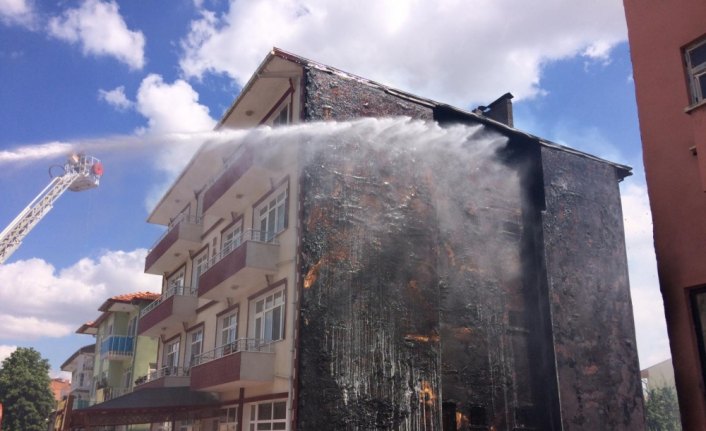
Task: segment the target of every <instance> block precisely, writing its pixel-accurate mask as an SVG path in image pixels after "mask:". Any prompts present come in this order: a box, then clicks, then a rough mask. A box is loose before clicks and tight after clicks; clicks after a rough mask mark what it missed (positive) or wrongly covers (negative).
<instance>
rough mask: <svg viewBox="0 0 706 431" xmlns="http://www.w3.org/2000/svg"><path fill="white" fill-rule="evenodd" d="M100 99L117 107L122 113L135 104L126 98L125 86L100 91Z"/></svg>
mask: <svg viewBox="0 0 706 431" xmlns="http://www.w3.org/2000/svg"><path fill="white" fill-rule="evenodd" d="M98 99H99V100H103V101H104V102H106V103H107V104H109V105H111V106H113V107H115V108H116V109H118V110H120V111H125V110H127V109H129V108H131V107H132V105H133V103H132V102H131V101H130V100H128V98H127V96H125V86H123V85H121V86H120V87H116V88H114V89H112V90H103V89H100V90H98Z"/></svg>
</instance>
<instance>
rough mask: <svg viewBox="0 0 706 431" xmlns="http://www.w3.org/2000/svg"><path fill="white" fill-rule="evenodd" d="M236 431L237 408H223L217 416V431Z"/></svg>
mask: <svg viewBox="0 0 706 431" xmlns="http://www.w3.org/2000/svg"><path fill="white" fill-rule="evenodd" d="M236 429H238V407H237V406H232V407H224V408H222V409H221V410H220V413H219V415H218V431H235V430H236Z"/></svg>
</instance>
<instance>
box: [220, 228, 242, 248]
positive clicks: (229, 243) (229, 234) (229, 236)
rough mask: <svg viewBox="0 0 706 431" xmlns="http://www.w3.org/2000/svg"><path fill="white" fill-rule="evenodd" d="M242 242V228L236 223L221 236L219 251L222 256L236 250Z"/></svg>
mask: <svg viewBox="0 0 706 431" xmlns="http://www.w3.org/2000/svg"><path fill="white" fill-rule="evenodd" d="M242 240H243V226H242V225H241V224H240V223H236V224H235V225H234V226H231V227H229V228H228V229H226V230H225V231H224V232H223V233H222V234H221V250H222V252H223V256H225V255H226V254H228V253H230V252H231V251H233V250H234V249H235V248H237V247H238V246H239V245H240V243H241V242H242Z"/></svg>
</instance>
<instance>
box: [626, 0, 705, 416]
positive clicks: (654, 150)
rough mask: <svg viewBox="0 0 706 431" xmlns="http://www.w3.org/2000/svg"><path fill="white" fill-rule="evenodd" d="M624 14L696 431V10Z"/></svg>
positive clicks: (636, 6)
mask: <svg viewBox="0 0 706 431" xmlns="http://www.w3.org/2000/svg"><path fill="white" fill-rule="evenodd" d="M624 4H625V14H626V18H627V24H628V36H629V40H630V52H631V56H632V63H633V76H634V80H635V92H636V97H637V108H638V113H639V117H640V132H641V135H642V149H643V159H644V163H645V174H646V177H647V191H648V193H649V197H650V207H651V209H652V220H653V226H654V242H655V252H656V256H657V269H658V272H659V281H660V287H661V290H662V296H663V299H664V307H665V316H666V320H667V330H668V332H669V339H670V347H671V351H672V361H673V365H674V373H675V380H676V386H677V394H678V396H679V404H680V410H681V416H682V422H683V425H684V429H687V430H704V429H706V397H705V391H704V376H705V375H706V351H705V350H704V346H705V345H706V342H705V341H706V264H704V262H706V193H704V192H705V191H706V103H704V102H705V99H704V97H706V2H704V1H702V0H686V1H682V2H679V4H678V5H674V4H670V3H668V2H651V1H639V0H625V1H624Z"/></svg>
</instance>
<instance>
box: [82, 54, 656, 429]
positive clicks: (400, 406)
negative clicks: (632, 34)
mask: <svg viewBox="0 0 706 431" xmlns="http://www.w3.org/2000/svg"><path fill="white" fill-rule="evenodd" d="M510 97H511V96H509V95H506V96H504V97H502V98H501V99H499V100H498V101H496V102H494V103H493V104H491V105H489V106H488V107H487V108H485V109H480V111H479V112H482V113H483V114H482V115H481V114H478V113H470V112H465V111H461V110H458V109H456V108H453V107H450V106H448V105H443V104H439V103H437V102H434V101H431V100H427V99H423V98H420V97H417V96H414V95H411V94H409V93H405V92H402V91H398V90H394V89H391V88H388V87H385V86H383V85H380V84H378V83H375V82H372V81H369V80H366V79H363V78H360V77H356V76H353V75H350V74H347V73H345V72H343V71H340V70H337V69H334V68H332V67H329V66H326V65H323V64H319V63H315V62H313V61H310V60H307V59H304V58H301V57H298V56H295V55H292V54H289V53H286V52H283V51H281V50H278V49H274V50H273V51H272V52H271V53H270V54H269V55H268V56H267V58H266V59H265V60H264V62H263V63H262V64H261V65H260V67H259V68H258V70H257V71H256V72H255V74H254V75H253V78H252V79H251V80H250V81H249V82H248V83H247V84H246V85H245V86H244V87H243V90H242V92H241V94H240V95H239V97H238V98H237V100H236V101H235V102H234V104H233V105H232V106H231V107H230V109H229V110H228V112H227V113H226V115H225V116H224V117H223V119H222V120H221V121H220V123H219V127H220V128H222V129H227V128H249V127H253V126H257V125H271V126H278V125H283V124H292V123H300V122H312V121H324V120H339V121H346V120H352V119H357V118H360V117H393V116H400V115H405V116H410V117H412V118H415V119H420V120H426V121H428V122H437V123H439V124H441V125H443V126H450V125H452V124H455V123H464V124H468V125H471V126H476V127H478V129H479V130H481V129H482V130H483V132H481V131H479V132H478V141H477V142H476V141H475V140H471V141H469V142H467V143H466V144H467V145H466V144H464V145H463V146H461V147H454V146H452V145H451V144H449V146H448V147H446V146H444V145H438V144H436V145H437V146H431V144H430V146H429V149H430V150H429V152H428V153H425V152H414V151H418V150H415V149H412V148H406V147H405V146H404V145H399V143H393V142H388V141H386V140H385V133H381V134H372V135H366V134H365V133H366V132H365V131H364V130H362V129H360V130H359V129H355V128H354V129H353V130H354V131H357V132H356V133H351V134H348V135H347V134H345V131H341V130H345V129H346V128H340V129H336V128H335V127H334V128H332V129H333V131H328V132H326V131H325V130H327V129H326V127H325V126H322V128H321V130H322V133H323V134H324V135H323V136H324V138H320V139H319V140H318V141H317V140H316V138H315V136H314V135H315V133H314V132H312V135H309V136H307V135H306V134H304V135H301V134H300V135H296V134H288V133H286V132H283V133H282V134H281V135H277V134H276V133H274V132H273V133H271V134H269V135H268V134H267V133H264V134H265V135H267V136H269V137H268V138H266V139H263V140H260V141H258V138H257V136H258V135H257V133H255V134H253V135H252V136H250V137H249V138H247V139H245V140H244V141H240V144H238V145H227V144H225V145H221V144H218V143H210V144H206V145H204V146H203V147H202V148H201V149H200V150H199V151H198V152H197V154H196V155H195V156H194V157H193V159H192V160H191V161H190V162H189V164H188V165H187V167H186V168H185V170H184V171H183V172H182V174H181V175H180V176H179V177H178V178H177V180H176V181H175V183H174V184H173V185H172V187H171V188H170V189H169V190H168V191H167V192H166V194H165V195H164V197H163V198H162V200H161V201H160V202H159V203H158V204H157V206H156V208H155V209H154V211H153V212H152V214H151V215H150V216H149V222H151V223H155V224H161V225H164V226H165V227H167V231H166V232H165V234H164V236H163V237H161V238H159V239H158V241H157V242H156V244H155V245H154V247H153V248H152V249H151V250H150V252H149V253H148V255H147V258H146V262H145V271H146V272H147V273H151V274H159V275H162V276H163V287H162V295H161V297H160V298H159V299H157V300H156V301H155V302H153V303H152V304H151V305H149V306H148V307H146V308H145V309H144V310H143V311H142V313H141V317H140V320H139V325H138V330H137V333H138V334H139V335H140V336H143V337H144V336H149V337H152V338H153V339H155V340H158V342H159V348H158V353H157V356H156V357H157V360H156V363H157V367H156V369H155V370H154V372H152V373H149V374H148V373H138V372H137V370H135V371H134V372H133V373H132V374H133V376H134V377H135V378H136V379H137V382H138V383H139V384H138V385H137V386H136V387H135V390H134V391H133V392H132V393H131V394H129V395H126V396H124V397H119V398H116V399H113V400H109V401H106V402H105V403H103V404H99V405H96V406H93V407H90V408H88V409H85V410H83V411H82V412H78V414H75V415H74V417H73V422H72V423H73V425H74V426H75V427H79V426H83V427H88V426H100V425H111V424H112V425H117V424H130V423H138V421H145V422H147V421H148V422H151V423H153V424H154V425H153V429H158V428H159V429H171V430H173V431H176V430H197V429H199V430H216V429H217V430H234V431H242V430H265V429H272V430H283V429H287V430H294V429H298V430H339V429H347V430H370V429H390V430H422V429H424V430H440V429H443V430H469V429H473V430H481V429H482V430H489V429H497V430H502V429H507V430H509V429H513V430H537V429H546V430H548V429H555V430H559V429H586V430H597V429H612V430H619V429H625V430H627V429H642V427H643V426H644V419H643V403H642V396H641V388H640V375H639V367H638V362H637V353H636V347H635V335H634V328H633V320H632V309H631V302H630V291H629V286H628V279H627V263H626V256H625V245H624V237H623V225H622V214H621V209H620V194H619V189H618V182H619V181H621V180H622V179H623V178H624V177H625V176H627V175H629V174H630V172H629V168H627V167H625V166H622V165H618V164H615V163H611V162H607V161H604V160H601V159H598V158H596V157H593V156H590V155H588V154H585V153H581V152H578V151H575V150H572V149H569V148H566V147H562V146H559V145H556V144H553V143H551V142H547V141H545V140H542V139H540V138H537V137H534V136H531V135H528V134H526V133H524V132H521V131H519V130H516V129H513V128H512V127H510V126H508V124H511V121H512V118H511V105H510V102H509V99H510ZM493 118H496V119H505V120H506V123H508V124H503V123H500V122H498V121H496V120H494V119H493ZM371 124H372V123H371ZM371 124H368V127H371ZM400 124H401V123H400ZM403 127H404V126H403ZM410 127H412V126H410ZM433 127H434V126H431V128H433ZM363 129H365V125H363ZM336 130H338V131H336ZM358 132H360V133H358ZM388 132H389V131H388ZM301 133H306V132H301ZM325 133H329V134H328V135H326V134H325ZM390 133H391V132H390ZM390 133H388V136H389V134H390ZM487 134H492V135H493V136H501V137H504V138H505V139H506V140H507V142H508V144H507V147H506V148H504V149H503V150H501V151H500V152H499V153H497V154H496V152H495V151H494V150H493V151H492V152H490V153H489V155H488V156H487V158H484V157H480V156H478V157H474V156H473V154H476V151H475V149H474V145H475V144H478V143H479V142H486V141H487V140H485V138H484V137H483V136H486V135H487ZM368 138H369V139H368ZM234 139H235V138H234ZM371 140H372V142H371ZM442 141H443V140H442ZM493 148H495V147H493ZM419 151H421V150H419Z"/></svg>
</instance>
